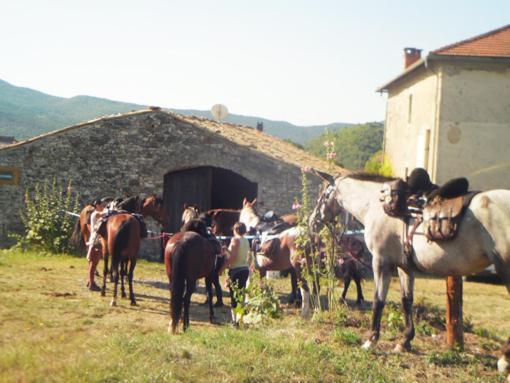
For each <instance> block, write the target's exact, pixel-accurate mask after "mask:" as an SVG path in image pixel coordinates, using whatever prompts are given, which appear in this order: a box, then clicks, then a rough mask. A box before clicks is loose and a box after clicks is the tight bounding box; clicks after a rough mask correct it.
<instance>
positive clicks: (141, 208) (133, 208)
mask: <svg viewBox="0 0 510 383" xmlns="http://www.w3.org/2000/svg"><path fill="white" fill-rule="evenodd" d="M116 207H117V208H118V209H119V210H123V211H126V212H128V213H136V214H141V215H143V216H144V217H152V218H154V219H155V220H156V221H157V222H158V223H159V224H160V225H162V226H165V224H166V223H167V214H166V210H165V206H164V204H163V199H162V198H160V197H157V196H155V195H152V196H149V197H145V198H141V197H139V196H135V197H129V198H126V199H125V200H124V201H122V202H120V203H119V204H117V206H116Z"/></svg>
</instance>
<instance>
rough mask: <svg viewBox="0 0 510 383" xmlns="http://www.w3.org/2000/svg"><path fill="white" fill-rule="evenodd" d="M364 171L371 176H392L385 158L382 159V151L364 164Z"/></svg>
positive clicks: (390, 168) (391, 170)
mask: <svg viewBox="0 0 510 383" xmlns="http://www.w3.org/2000/svg"><path fill="white" fill-rule="evenodd" d="M365 171H366V172H367V173H372V174H380V175H382V176H386V177H392V176H393V169H392V167H391V165H390V163H389V161H388V159H387V158H384V156H383V154H382V150H379V151H378V152H376V153H375V154H374V155H372V157H370V158H369V159H368V161H367V162H366V163H365Z"/></svg>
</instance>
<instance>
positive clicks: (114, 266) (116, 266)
mask: <svg viewBox="0 0 510 383" xmlns="http://www.w3.org/2000/svg"><path fill="white" fill-rule="evenodd" d="M112 263H114V262H113V261H112ZM110 271H112V274H113V297H112V301H111V302H110V306H117V288H118V286H119V264H118V263H116V264H112V267H111V269H110Z"/></svg>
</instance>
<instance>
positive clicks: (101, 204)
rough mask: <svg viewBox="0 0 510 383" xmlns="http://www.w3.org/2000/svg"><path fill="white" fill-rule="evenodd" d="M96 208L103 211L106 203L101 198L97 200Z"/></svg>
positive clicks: (95, 202)
mask: <svg viewBox="0 0 510 383" xmlns="http://www.w3.org/2000/svg"><path fill="white" fill-rule="evenodd" d="M94 208H95V209H96V210H103V208H104V202H103V200H102V199H101V198H96V200H95V201H94Z"/></svg>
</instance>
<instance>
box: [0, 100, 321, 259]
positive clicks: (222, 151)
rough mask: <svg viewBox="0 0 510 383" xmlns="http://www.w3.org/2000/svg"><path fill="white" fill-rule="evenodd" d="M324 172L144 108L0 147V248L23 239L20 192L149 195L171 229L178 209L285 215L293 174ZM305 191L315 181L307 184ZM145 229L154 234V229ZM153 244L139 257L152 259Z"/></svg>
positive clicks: (229, 129)
mask: <svg viewBox="0 0 510 383" xmlns="http://www.w3.org/2000/svg"><path fill="white" fill-rule="evenodd" d="M304 166H312V167H315V168H317V169H320V170H323V171H327V169H328V164H327V163H326V162H325V161H323V160H321V159H318V158H317V157H314V156H312V155H310V154H308V153H306V152H304V151H303V150H301V149H299V148H297V147H296V146H294V145H293V144H291V143H288V142H285V141H283V140H280V139H278V138H274V137H272V136H269V135H267V134H266V133H264V132H260V131H258V130H256V129H252V128H249V127H245V126H240V125H231V124H224V123H223V124H222V123H217V122H213V121H210V120H206V119H203V118H198V117H188V116H182V115H178V114H174V113H169V112H165V111H162V110H160V109H159V108H152V109H149V110H141V111H135V112H130V113H126V114H121V115H115V116H109V117H104V118H99V119H97V120H93V121H88V122H85V123H82V124H79V125H75V126H71V127H68V128H64V129H61V130H57V131H54V132H51V133H47V134H44V135H41V136H38V137H34V138H32V139H29V140H26V141H23V142H18V143H14V144H11V145H8V146H4V147H2V148H0V209H1V211H2V215H0V245H1V246H0V247H7V246H9V245H11V244H12V240H10V239H9V238H8V233H10V232H19V231H21V230H22V223H21V221H20V218H19V211H20V207H21V205H22V200H23V193H24V191H25V190H32V189H33V188H34V186H35V185H36V184H37V183H42V182H44V181H45V180H49V181H51V180H53V179H54V178H55V179H56V180H57V182H59V183H61V184H64V185H67V183H68V182H71V184H72V187H73V192H75V193H77V194H78V196H79V199H80V201H81V203H83V204H85V203H87V202H90V201H92V200H93V199H94V198H96V197H98V196H122V195H123V194H129V195H137V194H140V195H150V194H157V195H161V196H163V198H164V202H165V206H166V209H167V211H168V213H169V216H170V222H169V224H168V227H165V228H164V230H165V231H167V232H174V231H176V230H178V229H179V226H180V218H181V214H182V210H183V204H184V203H197V204H199V205H200V206H201V207H202V209H204V210H205V209H212V208H240V207H241V206H242V200H243V198H244V197H246V198H249V199H253V198H255V197H257V201H258V204H259V212H261V213H263V212H265V211H267V210H274V211H275V212H276V213H277V214H284V213H288V212H289V211H290V210H291V205H292V203H293V201H294V199H295V198H296V197H300V194H301V168H302V167H304ZM309 180H310V183H311V191H312V192H315V191H316V190H317V187H316V186H317V185H318V183H319V182H320V180H319V179H317V178H316V177H314V176H310V177H309ZM148 221H149V222H148V223H149V229H152V230H160V229H159V228H158V227H157V226H156V224H155V222H150V221H151V220H148ZM159 250H160V249H159V244H158V243H157V241H151V240H145V241H144V244H143V254H144V256H148V257H159Z"/></svg>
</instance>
